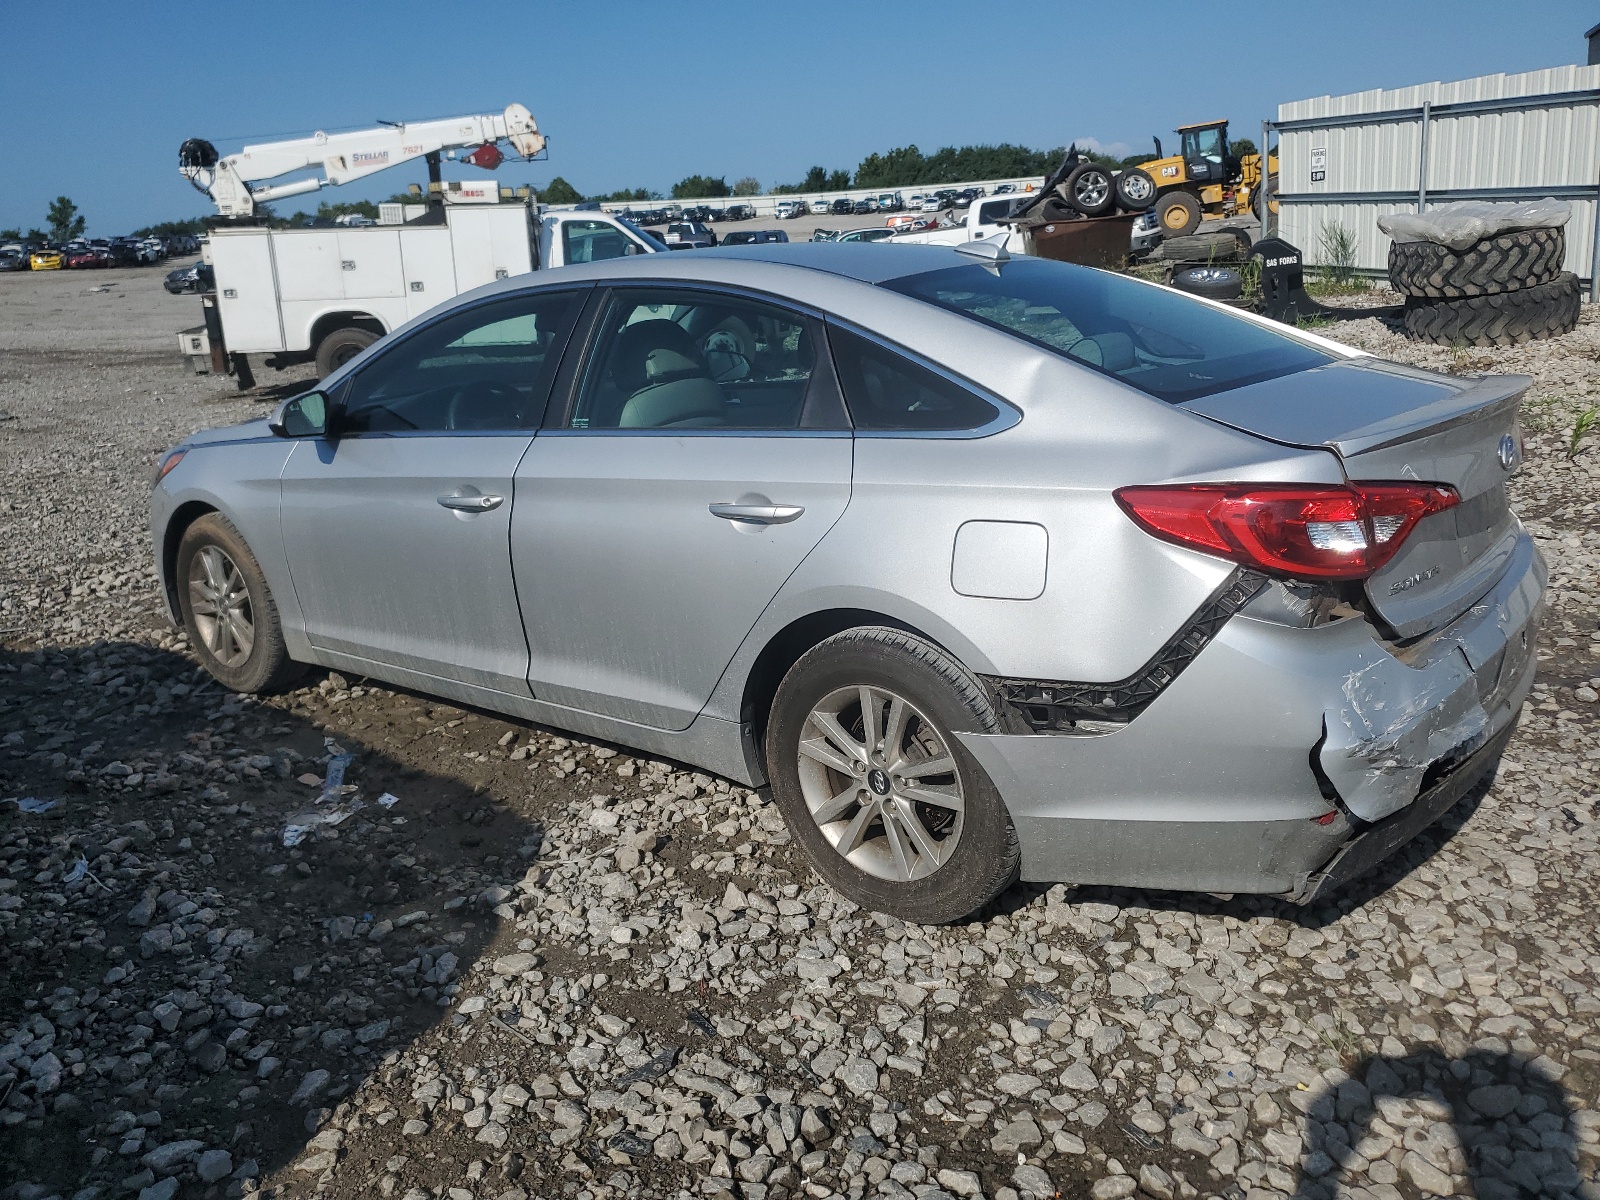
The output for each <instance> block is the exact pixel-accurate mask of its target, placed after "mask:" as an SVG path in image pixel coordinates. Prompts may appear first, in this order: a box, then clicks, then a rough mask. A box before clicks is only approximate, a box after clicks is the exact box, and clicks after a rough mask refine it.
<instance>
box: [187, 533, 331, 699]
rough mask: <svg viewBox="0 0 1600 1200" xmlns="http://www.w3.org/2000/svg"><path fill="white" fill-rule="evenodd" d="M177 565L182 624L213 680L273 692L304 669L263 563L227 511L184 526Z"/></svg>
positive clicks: (230, 686) (231, 687)
mask: <svg viewBox="0 0 1600 1200" xmlns="http://www.w3.org/2000/svg"><path fill="white" fill-rule="evenodd" d="M177 567H178V571H177V593H178V611H179V613H180V614H181V615H182V617H183V628H184V631H185V632H186V633H187V634H188V635H189V645H190V646H192V647H193V648H194V652H195V657H197V658H198V659H199V660H200V665H201V666H203V667H204V668H205V669H206V670H207V671H208V672H210V674H211V675H212V677H213V678H214V679H216V681H217V682H218V683H220V684H222V686H223V687H225V688H228V689H229V690H230V691H235V692H279V691H283V690H284V689H285V688H287V687H288V686H289V685H290V684H292V683H293V682H294V681H295V680H296V679H298V678H299V677H300V676H301V675H303V674H304V673H305V670H306V668H305V667H304V666H303V665H301V664H300V663H297V662H295V661H294V660H293V659H291V658H290V657H289V651H288V648H287V647H286V646H285V645H284V641H283V625H282V623H281V622H280V621H279V619H278V606H277V604H276V603H275V602H274V601H273V599H272V590H271V589H270V588H269V587H267V578H266V576H265V575H264V574H262V571H261V564H260V563H258V562H256V556H255V555H254V554H252V553H251V552H250V547H249V546H248V545H246V544H245V540H244V538H243V537H241V536H240V534H239V531H238V530H237V529H235V528H234V527H233V525H232V524H231V523H230V522H229V521H228V520H227V518H226V517H224V516H223V515H222V514H221V513H215V512H213V513H207V514H206V515H205V516H203V517H201V518H199V519H198V520H197V521H195V522H194V524H192V525H190V526H189V528H188V529H186V530H184V531H183V540H182V541H181V542H179V543H178V563H177Z"/></svg>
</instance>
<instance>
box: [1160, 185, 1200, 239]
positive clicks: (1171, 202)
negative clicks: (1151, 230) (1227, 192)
mask: <svg viewBox="0 0 1600 1200" xmlns="http://www.w3.org/2000/svg"><path fill="white" fill-rule="evenodd" d="M1156 220H1157V222H1159V223H1160V225H1161V232H1162V233H1164V234H1166V235H1167V236H1168V237H1182V236H1183V235H1185V234H1189V233H1193V232H1194V231H1195V230H1196V229H1199V228H1200V201H1198V200H1196V199H1195V198H1194V197H1193V196H1191V195H1190V194H1189V193H1188V192H1168V193H1167V194H1166V195H1164V196H1162V197H1161V199H1159V200H1157V201H1156Z"/></svg>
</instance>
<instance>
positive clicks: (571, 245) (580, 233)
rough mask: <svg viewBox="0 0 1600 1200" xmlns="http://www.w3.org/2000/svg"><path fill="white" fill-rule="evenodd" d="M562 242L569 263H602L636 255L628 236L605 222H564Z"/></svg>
mask: <svg viewBox="0 0 1600 1200" xmlns="http://www.w3.org/2000/svg"><path fill="white" fill-rule="evenodd" d="M561 240H562V244H563V246H564V248H565V250H566V261H567V262H569V263H586V262H601V261H603V260H605V259H608V258H623V257H626V256H627V255H629V254H632V253H634V249H633V247H634V243H633V242H632V241H631V240H630V239H629V238H628V235H627V234H625V233H623V232H622V230H620V229H618V228H617V227H616V226H615V225H608V224H607V223H606V222H604V221H566V222H563V223H562V226H561Z"/></svg>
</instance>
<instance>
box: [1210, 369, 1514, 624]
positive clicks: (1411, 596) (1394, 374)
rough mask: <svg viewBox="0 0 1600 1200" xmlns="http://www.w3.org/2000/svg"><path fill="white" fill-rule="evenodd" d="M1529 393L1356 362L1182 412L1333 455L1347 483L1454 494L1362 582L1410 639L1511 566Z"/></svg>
mask: <svg viewBox="0 0 1600 1200" xmlns="http://www.w3.org/2000/svg"><path fill="white" fill-rule="evenodd" d="M1532 383H1533V380H1532V379H1531V378H1530V377H1529V376H1527V375H1495V376H1489V377H1486V378H1483V379H1456V378H1454V377H1452V376H1448V375H1440V374H1438V373H1436V372H1433V371H1424V370H1421V369H1420V368H1416V367H1407V366H1402V365H1400V364H1398V363H1389V362H1383V361H1381V360H1379V359H1375V358H1353V359H1345V360H1343V361H1340V362H1336V363H1330V364H1329V365H1327V366H1324V367H1317V368H1315V369H1314V370H1310V371H1302V372H1300V373H1299V374H1297V375H1289V376H1283V377H1280V378H1278V379H1273V380H1269V381H1267V382H1265V383H1258V384H1251V385H1249V386H1248V387H1242V388H1236V389H1234V390H1232V391H1228V392H1221V393H1218V394H1217V395H1214V396H1204V397H1201V398H1199V399H1196V400H1191V401H1189V402H1188V403H1187V404H1185V405H1184V406H1183V407H1185V408H1187V409H1189V410H1190V411H1191V412H1194V413H1197V414H1199V415H1201V416H1204V417H1206V418H1208V419H1210V420H1213V421H1216V422H1218V423H1219V424H1222V425H1227V426H1229V427H1231V428H1234V429H1238V430H1241V431H1242V432H1245V433H1249V434H1253V435H1255V436H1256V437H1261V438H1266V439H1267V440H1269V441H1274V442H1278V443H1281V444H1284V445H1289V446H1299V447H1304V448H1308V449H1325V450H1328V451H1331V452H1332V453H1333V454H1335V455H1337V456H1338V458H1339V460H1340V463H1341V465H1342V466H1343V467H1344V471H1345V474H1346V475H1347V476H1348V477H1349V478H1350V479H1364V480H1414V481H1417V482H1422V483H1446V484H1449V485H1450V486H1451V487H1453V488H1455V489H1456V491H1457V492H1458V493H1459V494H1460V496H1461V503H1460V504H1459V505H1457V506H1456V507H1455V508H1453V509H1449V510H1447V511H1445V512H1442V513H1437V514H1435V515H1434V516H1432V517H1429V518H1427V519H1426V520H1424V521H1423V522H1422V523H1421V524H1420V525H1418V526H1417V528H1416V529H1415V530H1413V531H1412V533H1411V536H1410V537H1409V538H1407V539H1406V542H1405V544H1404V545H1403V546H1402V547H1401V549H1400V552H1399V553H1398V554H1396V555H1395V557H1394V558H1393V559H1391V560H1390V561H1389V563H1388V564H1386V565H1385V567H1384V569H1383V570H1382V571H1380V572H1378V574H1376V575H1374V576H1373V577H1372V578H1371V579H1369V580H1368V581H1367V583H1366V592H1367V598H1368V600H1369V601H1370V602H1371V604H1372V606H1373V608H1374V609H1375V610H1376V611H1377V613H1378V614H1379V615H1380V616H1381V617H1382V618H1383V619H1384V620H1385V621H1386V622H1388V624H1389V625H1390V626H1391V627H1392V628H1393V630H1394V632H1395V633H1396V634H1397V635H1398V636H1400V637H1402V638H1410V637H1416V636H1418V635H1420V634H1423V633H1426V632H1428V631H1429V630H1431V629H1436V628H1438V627H1439V626H1441V625H1445V624H1448V623H1449V622H1450V621H1453V620H1455V619H1456V618H1457V617H1458V616H1460V615H1461V614H1462V613H1463V612H1465V611H1466V610H1467V608H1469V607H1470V606H1471V604H1472V602H1473V601H1474V600H1476V599H1477V598H1478V597H1479V596H1481V595H1483V593H1484V592H1485V591H1487V590H1488V589H1489V588H1490V587H1492V586H1493V585H1494V583H1495V581H1496V580H1497V579H1498V578H1499V577H1500V575H1501V574H1502V573H1503V572H1504V570H1505V567H1506V564H1507V563H1509V562H1510V560H1511V552H1512V548H1513V546H1514V544H1515V540H1516V536H1517V528H1518V526H1517V521H1516V518H1515V517H1513V516H1512V515H1511V510H1510V508H1509V507H1508V505H1507V503H1506V490H1505V482H1506V480H1507V479H1508V478H1510V475H1511V472H1512V471H1513V470H1515V469H1516V468H1517V467H1518V466H1519V465H1520V464H1521V458H1522V438H1521V431H1520V429H1519V427H1518V423H1517V410H1518V407H1519V406H1520V404H1521V402H1522V397H1523V395H1524V394H1525V393H1526V392H1527V390H1528V388H1529V386H1530V385H1531V384H1532Z"/></svg>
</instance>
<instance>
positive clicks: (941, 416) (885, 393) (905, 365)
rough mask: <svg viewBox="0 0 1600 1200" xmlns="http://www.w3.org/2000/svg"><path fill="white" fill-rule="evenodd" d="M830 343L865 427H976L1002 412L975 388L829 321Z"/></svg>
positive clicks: (848, 399)
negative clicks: (830, 323) (974, 389)
mask: <svg viewBox="0 0 1600 1200" xmlns="http://www.w3.org/2000/svg"><path fill="white" fill-rule="evenodd" d="M828 345H829V346H830V347H831V349H832V351H833V361H834V365H835V367H836V368H837V369H838V372H839V383H840V385H841V386H842V387H843V388H844V397H845V403H846V404H847V405H848V406H849V409H850V420H851V422H852V423H853V424H854V425H855V427H856V429H857V430H858V431H860V432H866V433H871V432H882V433H966V432H975V431H977V430H980V429H983V428H984V427H985V426H988V425H991V424H993V423H994V422H995V421H996V420H997V419H998V418H999V417H1000V416H1001V415H1002V413H1001V410H1000V408H999V406H998V405H996V404H994V403H992V402H991V401H989V400H986V399H985V398H984V397H982V396H980V395H978V394H977V392H975V391H973V390H972V389H971V388H968V387H965V386H963V385H962V384H960V383H958V382H957V381H955V380H953V379H951V378H949V377H948V376H946V375H943V374H940V373H939V372H937V371H934V370H932V369H931V368H929V367H926V366H923V365H922V364H920V363H918V362H915V361H913V360H912V359H911V358H909V357H907V356H906V355H905V354H902V353H900V352H899V351H896V350H893V349H891V348H889V347H888V346H886V345H884V344H883V343H881V342H877V341H873V340H871V339H869V338H865V337H862V336H861V335H860V334H858V333H852V332H851V331H850V330H848V329H843V328H840V327H839V326H836V325H830V326H829V327H828Z"/></svg>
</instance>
